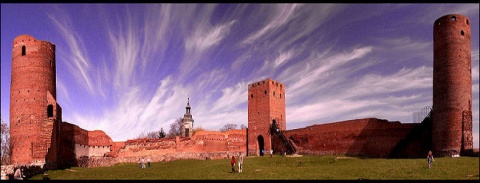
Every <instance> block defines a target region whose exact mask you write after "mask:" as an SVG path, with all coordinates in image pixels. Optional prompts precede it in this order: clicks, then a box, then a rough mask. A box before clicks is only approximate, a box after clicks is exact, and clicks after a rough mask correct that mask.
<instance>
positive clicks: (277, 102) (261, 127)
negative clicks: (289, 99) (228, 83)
mask: <svg viewBox="0 0 480 183" xmlns="http://www.w3.org/2000/svg"><path fill="white" fill-rule="evenodd" d="M285 114H286V113H285V85H283V84H282V83H279V82H277V81H274V80H272V79H266V80H263V81H258V82H255V83H252V84H249V85H248V137H247V138H248V144H247V148H248V149H247V151H248V155H262V154H261V152H262V150H264V152H265V154H268V153H269V152H270V149H271V148H272V137H271V135H270V131H269V129H270V125H271V124H272V123H273V122H275V123H276V124H277V125H278V127H279V128H280V130H285V129H286V120H285Z"/></svg>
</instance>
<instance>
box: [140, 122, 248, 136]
mask: <svg viewBox="0 0 480 183" xmlns="http://www.w3.org/2000/svg"><path fill="white" fill-rule="evenodd" d="M182 121H183V118H177V119H176V120H175V121H174V122H173V123H172V124H170V130H169V131H168V133H165V131H164V130H163V128H160V130H157V131H151V132H147V133H144V132H142V133H141V134H140V135H138V136H137V137H136V139H141V138H148V139H161V138H171V137H175V136H180V135H182ZM246 128H247V126H245V125H244V124H242V125H240V127H239V126H238V125H237V124H233V123H227V124H225V125H224V126H223V127H222V128H220V131H221V132H225V131H228V130H235V129H246ZM200 130H204V129H203V128H202V127H197V128H194V129H193V134H195V132H197V131H200Z"/></svg>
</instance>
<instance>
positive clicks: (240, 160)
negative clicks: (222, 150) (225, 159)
mask: <svg viewBox="0 0 480 183" xmlns="http://www.w3.org/2000/svg"><path fill="white" fill-rule="evenodd" d="M242 170H243V155H242V153H240V155H238V173H240V172H242Z"/></svg>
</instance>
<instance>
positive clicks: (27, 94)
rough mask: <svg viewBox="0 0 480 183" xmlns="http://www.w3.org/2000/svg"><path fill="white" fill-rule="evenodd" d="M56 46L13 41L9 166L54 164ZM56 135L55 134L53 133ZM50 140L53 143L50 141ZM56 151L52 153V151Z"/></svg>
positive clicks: (58, 113)
mask: <svg viewBox="0 0 480 183" xmlns="http://www.w3.org/2000/svg"><path fill="white" fill-rule="evenodd" d="M55 75H56V74H55V45H54V44H52V43H49V42H47V41H41V40H37V39H35V38H34V37H32V36H29V35H20V36H18V37H16V38H15V39H14V40H13V51H12V77H11V83H10V145H11V147H12V148H11V151H12V157H11V160H12V164H16V165H23V164H29V163H32V162H37V163H46V162H47V161H48V160H47V159H49V160H53V161H55V160H56V156H57V153H56V147H57V146H52V147H53V148H50V147H51V145H52V142H53V145H55V143H57V142H56V140H54V139H55V138H56V135H53V134H57V133H54V132H55V131H54V129H56V130H58V123H56V122H57V121H61V108H60V106H58V104H57V102H56V79H55V77H56V76H55ZM56 132H58V131H56ZM52 140H53V141H52ZM54 148H55V150H54Z"/></svg>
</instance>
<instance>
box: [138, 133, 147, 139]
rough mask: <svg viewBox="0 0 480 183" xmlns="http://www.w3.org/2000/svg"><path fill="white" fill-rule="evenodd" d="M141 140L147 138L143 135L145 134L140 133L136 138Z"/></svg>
mask: <svg viewBox="0 0 480 183" xmlns="http://www.w3.org/2000/svg"><path fill="white" fill-rule="evenodd" d="M143 138H147V135H146V134H145V132H142V133H140V135H138V136H137V139H143Z"/></svg>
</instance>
